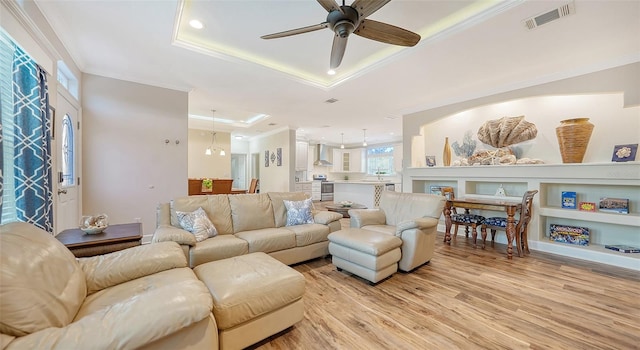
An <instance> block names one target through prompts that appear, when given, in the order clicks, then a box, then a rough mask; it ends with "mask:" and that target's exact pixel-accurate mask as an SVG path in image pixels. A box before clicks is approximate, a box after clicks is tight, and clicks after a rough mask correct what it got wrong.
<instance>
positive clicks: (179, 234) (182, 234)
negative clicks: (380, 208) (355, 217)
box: [152, 192, 342, 268]
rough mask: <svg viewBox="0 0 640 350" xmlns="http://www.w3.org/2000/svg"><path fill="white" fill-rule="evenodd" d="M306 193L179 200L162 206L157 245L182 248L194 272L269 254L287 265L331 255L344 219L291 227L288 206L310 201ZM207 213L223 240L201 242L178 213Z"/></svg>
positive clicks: (334, 216)
mask: <svg viewBox="0 0 640 350" xmlns="http://www.w3.org/2000/svg"><path fill="white" fill-rule="evenodd" d="M306 198H307V197H306V195H305V194H304V193H302V192H270V193H260V194H237V195H226V194H221V195H206V196H189V197H182V198H176V199H174V200H173V201H171V203H161V204H160V205H158V210H157V228H156V230H155V232H154V235H153V238H152V242H154V243H157V242H165V241H174V242H177V243H179V244H180V245H181V246H182V248H183V250H184V253H185V255H186V256H187V258H188V260H189V266H190V267H192V268H193V267H196V266H198V265H200V264H203V263H206V262H209V261H215V260H220V259H225V258H229V257H233V256H238V255H242V254H248V253H253V252H264V253H267V254H269V255H271V256H272V257H274V258H276V259H277V260H279V261H281V262H283V263H285V264H287V265H291V264H295V263H298V262H302V261H305V260H309V259H314V258H318V257H321V256H325V255H328V254H329V250H328V245H329V241H328V240H327V236H328V235H329V233H331V232H333V231H337V230H340V219H341V218H342V215H340V214H338V213H334V212H328V211H317V212H314V217H313V218H314V223H313V224H304V225H295V226H285V224H286V221H287V210H286V207H285V205H284V202H283V200H290V201H301V200H304V199H306ZM198 207H202V208H203V209H204V211H205V212H206V214H207V216H208V218H209V219H210V220H211V222H212V223H213V225H214V226H215V227H216V230H217V231H218V235H217V236H215V237H212V238H208V239H206V240H204V241H201V242H196V239H195V236H194V235H193V234H191V233H189V232H187V231H185V230H183V229H182V228H181V226H180V224H179V222H178V218H177V216H176V210H177V211H184V212H191V211H194V210H196V209H198Z"/></svg>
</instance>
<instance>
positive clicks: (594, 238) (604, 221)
mask: <svg viewBox="0 0 640 350" xmlns="http://www.w3.org/2000/svg"><path fill="white" fill-rule="evenodd" d="M437 185H441V186H450V187H453V188H454V191H455V195H456V196H457V197H460V196H467V197H469V196H474V197H479V198H484V197H493V194H495V190H496V189H497V188H498V187H499V186H503V188H505V190H506V192H507V195H508V196H509V197H511V198H517V197H518V196H520V198H521V196H522V195H523V194H524V192H526V191H527V190H538V191H539V192H538V194H536V196H535V197H534V202H533V218H532V220H531V223H530V225H529V235H528V236H529V248H530V249H533V250H539V251H543V252H548V253H553V254H560V255H564V256H567V257H572V258H578V259H584V260H589V261H594V262H599V263H604V264H610V265H615V266H619V267H624V268H629V269H634V270H639V271H640V253H621V252H617V251H614V250H610V249H606V248H605V247H604V246H605V245H607V244H625V245H631V246H637V247H640V162H626V163H587V164H582V163H579V164H537V165H507V166H505V165H495V166H473V167H433V168H409V169H406V170H405V172H404V175H403V189H404V191H405V192H415V193H429V189H430V187H431V186H437ZM563 191H574V192H576V193H577V197H578V198H577V200H578V202H593V203H596V204H597V203H598V202H599V200H600V198H603V197H613V198H628V199H629V214H618V213H609V212H602V211H596V212H588V211H580V210H577V209H563V208H561V207H560V205H561V200H562V199H561V193H562V192H563ZM596 210H597V209H596ZM481 214H482V215H495V212H481ZM550 224H563V225H570V226H581V227H587V228H589V230H590V243H589V245H588V246H580V245H573V244H567V243H559V242H554V241H551V240H550V239H549V226H550ZM440 227H441V228H443V227H444V224H443V223H441V226H440ZM504 237H505V236H504V235H498V236H497V237H496V241H498V242H501V243H504V242H506V239H505V238H504Z"/></svg>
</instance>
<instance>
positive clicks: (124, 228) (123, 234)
mask: <svg viewBox="0 0 640 350" xmlns="http://www.w3.org/2000/svg"><path fill="white" fill-rule="evenodd" d="M56 238H57V239H58V240H59V241H60V242H62V244H64V245H65V246H66V247H67V248H69V250H71V252H72V253H73V255H75V256H76V257H77V258H82V257H87V256H94V255H102V254H107V253H112V252H115V251H118V250H122V249H126V248H131V247H135V246H139V245H140V244H142V224H141V223H133V224H119V225H110V226H109V227H107V228H106V229H105V230H104V231H103V232H102V233H98V234H95V235H88V234H86V233H84V232H83V231H82V230H80V229H79V228H72V229H68V230H64V231H62V232H60V233H59V234H58V235H57V236H56Z"/></svg>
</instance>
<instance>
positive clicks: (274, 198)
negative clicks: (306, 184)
mask: <svg viewBox="0 0 640 350" xmlns="http://www.w3.org/2000/svg"><path fill="white" fill-rule="evenodd" d="M269 198H271V205H272V206H273V217H274V219H275V221H276V226H275V227H282V226H285V225H286V224H287V208H286V207H285V206H284V201H285V200H288V201H302V200H305V199H307V195H306V194H304V192H269ZM312 203H313V202H312ZM311 209H312V212H313V207H312V208H311Z"/></svg>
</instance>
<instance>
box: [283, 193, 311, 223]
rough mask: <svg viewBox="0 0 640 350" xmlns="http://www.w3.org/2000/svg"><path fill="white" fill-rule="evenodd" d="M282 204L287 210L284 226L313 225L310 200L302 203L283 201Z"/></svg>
mask: <svg viewBox="0 0 640 350" xmlns="http://www.w3.org/2000/svg"><path fill="white" fill-rule="evenodd" d="M283 202H284V206H285V207H286V208H287V225H286V226H295V225H304V224H313V215H312V214H311V208H312V207H313V202H312V201H311V198H309V199H305V200H302V201H288V200H284V201H283Z"/></svg>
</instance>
